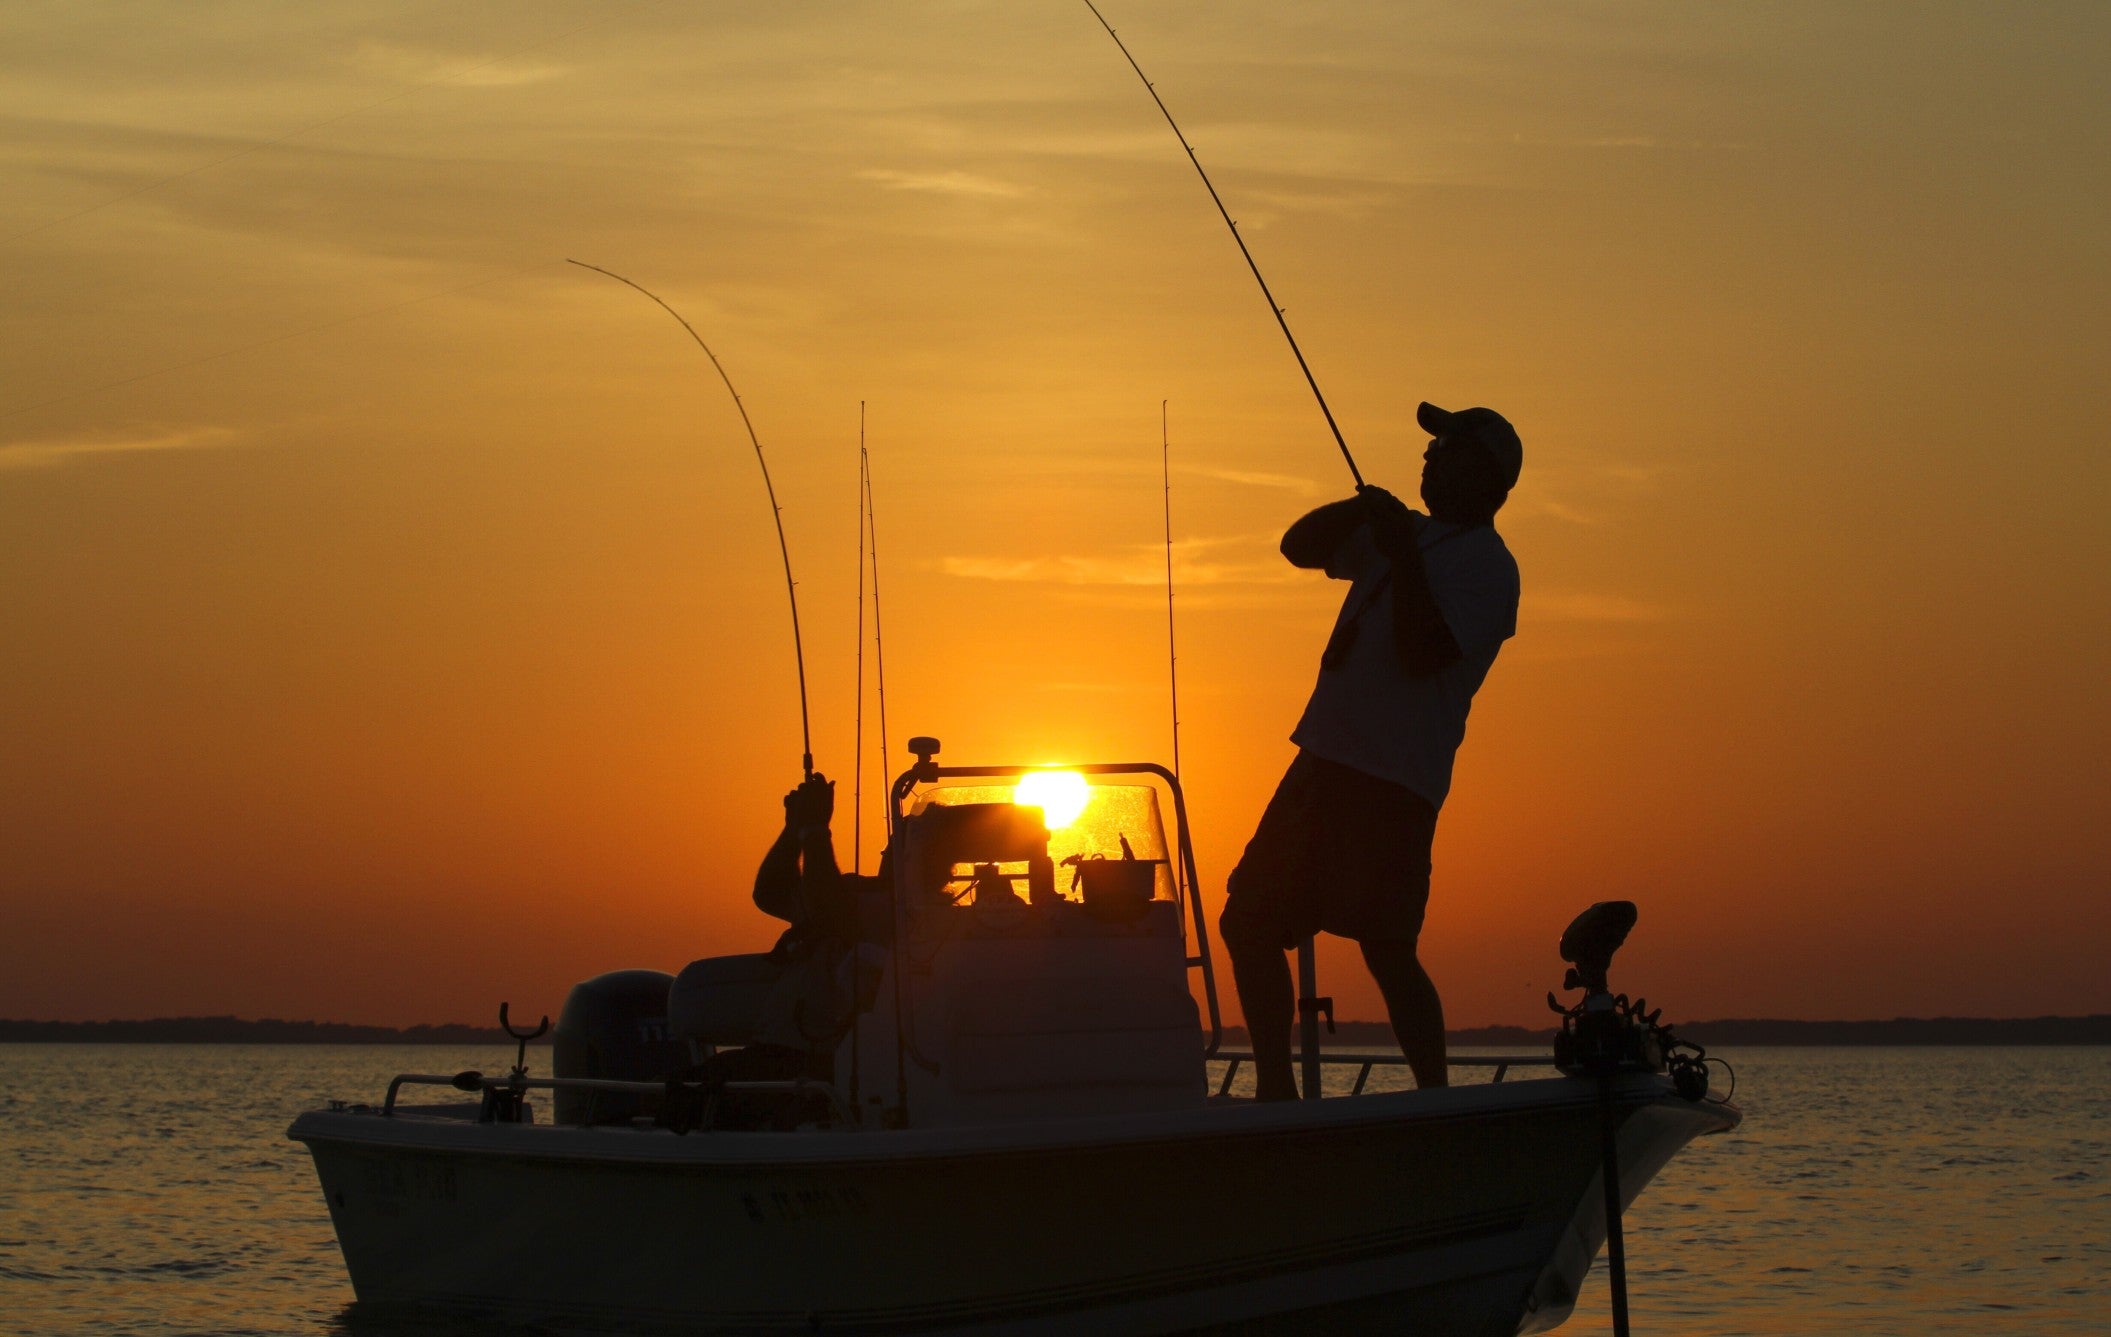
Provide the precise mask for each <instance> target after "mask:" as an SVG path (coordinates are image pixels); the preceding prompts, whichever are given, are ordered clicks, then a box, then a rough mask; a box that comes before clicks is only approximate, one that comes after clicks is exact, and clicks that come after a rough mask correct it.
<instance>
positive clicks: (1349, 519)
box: [1282, 497, 1371, 571]
mask: <svg viewBox="0 0 2111 1337" xmlns="http://www.w3.org/2000/svg"><path fill="white" fill-rule="evenodd" d="M1370 518H1371V513H1370V511H1369V510H1368V509H1366V508H1365V506H1364V504H1363V500H1362V498H1360V497H1350V498H1347V499H1346V500H1343V501H1330V502H1328V503H1327V504H1326V505H1324V506H1322V507H1320V508H1318V509H1317V510H1314V511H1308V512H1306V513H1305V514H1304V515H1303V516H1301V517H1299V519H1298V521H1297V523H1296V524H1293V525H1291V526H1290V528H1289V529H1288V530H1286V531H1284V533H1283V542H1282V552H1283V556H1284V558H1285V559H1287V560H1288V561H1289V563H1290V565H1292V566H1294V567H1298V568H1299V569H1301V570H1305V571H1320V570H1324V569H1325V568H1326V565H1327V563H1328V562H1329V561H1332V560H1333V557H1334V554H1335V553H1336V552H1338V551H1340V549H1341V545H1342V544H1343V543H1344V542H1345V541H1347V539H1348V537H1349V535H1351V534H1353V533H1355V532H1356V529H1357V526H1359V525H1363V524H1367V523H1369V521H1370Z"/></svg>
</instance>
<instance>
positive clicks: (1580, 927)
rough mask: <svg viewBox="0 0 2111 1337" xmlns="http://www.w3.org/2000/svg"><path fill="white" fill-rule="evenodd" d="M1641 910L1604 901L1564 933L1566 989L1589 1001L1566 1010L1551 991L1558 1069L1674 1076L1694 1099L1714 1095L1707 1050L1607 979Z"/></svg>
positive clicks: (1583, 1074)
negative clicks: (1684, 1037)
mask: <svg viewBox="0 0 2111 1337" xmlns="http://www.w3.org/2000/svg"><path fill="white" fill-rule="evenodd" d="M1638 917H1639V912H1638V911H1637V910H1636V909H1635V903H1634V902H1633V901H1600V902H1598V903H1597V904H1596V905H1593V906H1592V907H1590V908H1589V909H1588V910H1585V911H1584V912H1583V913H1582V914H1580V915H1577V916H1576V917H1575V918H1574V919H1573V920H1570V921H1569V926H1568V928H1567V930H1566V931H1564V932H1563V933H1562V935H1561V959H1562V960H1564V961H1567V962H1568V963H1569V969H1568V973H1567V974H1566V975H1565V976H1564V977H1563V978H1562V983H1561V987H1562V988H1564V989H1581V990H1583V998H1582V999H1581V1000H1580V1001H1578V1002H1577V1003H1576V1004H1574V1005H1573V1006H1570V1007H1563V1006H1562V1005H1561V1002H1560V1001H1559V1000H1558V999H1556V998H1555V997H1554V994H1553V992H1552V991H1551V990H1550V991H1548V993H1547V1006H1548V1007H1549V1008H1550V1009H1552V1010H1553V1011H1554V1012H1557V1013H1559V1014H1560V1016H1561V1032H1560V1034H1558V1035H1556V1036H1555V1037H1554V1065H1555V1066H1556V1067H1558V1068H1560V1069H1561V1070H1562V1071H1563V1072H1565V1073H1567V1074H1568V1075H1569V1076H1571V1077H1609V1076H1611V1075H1613V1074H1614V1073H1621V1072H1661V1073H1668V1074H1669V1076H1670V1077H1671V1082H1672V1085H1673V1087H1675V1088H1676V1089H1677V1091H1678V1093H1679V1094H1680V1095H1681V1096H1684V1097H1685V1098H1686V1099H1688V1100H1699V1099H1701V1098H1702V1097H1703V1096H1705V1095H1707V1094H1708V1068H1707V1063H1706V1059H1707V1051H1706V1050H1704V1049H1702V1048H1701V1047H1700V1046H1699V1045H1697V1044H1694V1043H1693V1042H1692V1041H1690V1040H1681V1039H1679V1038H1678V1036H1676V1035H1674V1034H1673V1033H1672V1030H1671V1027H1669V1026H1666V1025H1664V1024H1663V1016H1664V1009H1662V1008H1658V1009H1656V1010H1655V1011H1653V1012H1652V1011H1650V1010H1649V1000H1648V999H1646V998H1637V999H1633V1000H1632V1001H1630V1000H1629V998H1628V997H1627V995H1626V994H1624V993H1618V994H1616V993H1614V992H1613V991H1612V986H1611V985H1610V984H1609V983H1607V980H1606V975H1607V972H1608V971H1609V970H1610V969H1611V967H1612V963H1613V954H1614V953H1615V952H1617V951H1619V950H1620V947H1621V944H1623V943H1625V942H1626V941H1627V934H1628V932H1629V930H1631V929H1633V928H1634V926H1635V920H1636V919H1637V918H1638Z"/></svg>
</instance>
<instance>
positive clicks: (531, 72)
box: [351, 42, 569, 88]
mask: <svg viewBox="0 0 2111 1337" xmlns="http://www.w3.org/2000/svg"><path fill="white" fill-rule="evenodd" d="M351 64H352V66H353V68H354V69H357V70H359V71H361V72H363V73H367V74H378V75H382V76H385V77H387V78H390V79H397V80H401V81H402V82H404V83H409V84H415V85H417V86H419V87H431V86H438V87H442V88H521V87H525V86H527V85H529V84H540V83H548V82H549V81H550V80H552V79H558V78H562V77H563V76H564V75H566V74H567V73H569V70H567V68H566V67H565V66H563V65H555V64H551V63H550V62H548V61H539V60H533V59H529V58H526V57H522V56H518V55H514V56H473V55H472V56H458V55H449V54H446V53H445V52H440V51H433V50H429V49H426V48H422V47H414V46H399V45H396V44H394V43H391V42H363V43H361V44H360V46H359V49H358V50H357V51H355V52H353V53H352V57H351Z"/></svg>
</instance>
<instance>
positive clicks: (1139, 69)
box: [1085, 0, 1363, 488]
mask: <svg viewBox="0 0 2111 1337" xmlns="http://www.w3.org/2000/svg"><path fill="white" fill-rule="evenodd" d="M1085 8H1087V9H1089V10H1091V11H1092V17H1094V18H1096V19H1098V20H1099V26H1100V27H1102V28H1105V29H1106V30H1107V36H1109V37H1112V38H1113V39H1114V45H1115V46H1117V47H1120V48H1121V54H1122V57H1123V58H1124V59H1125V60H1127V61H1128V62H1129V68H1130V69H1132V70H1134V71H1136V77H1137V78H1139V79H1141V80H1143V86H1144V88H1145V89H1146V90H1148V91H1149V92H1150V94H1151V101H1153V102H1155V103H1157V104H1158V110H1159V111H1160V112H1161V113H1163V114H1164V116H1165V123H1166V124H1167V125H1169V126H1171V127H1172V128H1173V136H1174V138H1176V139H1178V140H1179V141H1180V147H1181V148H1183V149H1186V150H1187V160H1188V161H1189V162H1191V163H1193V164H1194V165H1195V175H1197V176H1199V177H1201V178H1202V185H1203V188H1204V189H1205V190H1207V191H1209V197H1210V199H1211V200H1212V201H1213V202H1214V203H1215V204H1216V206H1217V212H1218V213H1219V214H1222V215H1223V216H1224V225H1225V226H1226V227H1228V228H1230V229H1231V239H1232V240H1233V241H1235V242H1237V243H1238V244H1239V254H1240V255H1243V256H1245V257H1246V267H1247V268H1248V269H1250V270H1252V271H1253V281H1254V282H1255V283H1258V284H1260V285H1261V296H1263V297H1265V298H1267V299H1268V309H1269V310H1270V311H1272V312H1274V313H1275V323H1276V324H1277V325H1279V326H1281V327H1282V331H1283V337H1284V338H1285V339H1288V340H1289V341H1290V352H1291V353H1292V355H1294V356H1295V357H1296V358H1297V367H1298V370H1299V371H1302V372H1304V373H1305V384H1307V385H1309V386H1311V387H1312V397H1313V398H1314V399H1316V400H1318V401H1319V411H1320V413H1322V414H1323V415H1325V417H1326V419H1327V430H1328V431H1330V432H1332V433H1334V444H1335V445H1337V446H1339V447H1341V458H1342V461H1343V463H1345V464H1347V465H1348V466H1349V477H1351V478H1353V479H1355V480H1356V486H1357V487H1359V488H1360V487H1362V486H1363V473H1362V471H1361V470H1359V469H1357V467H1356V457H1355V456H1353V455H1351V454H1350V453H1349V443H1348V442H1347V441H1344V440H1343V439H1342V436H1341V428H1340V427H1338V426H1336V425H1335V423H1334V410H1332V409H1330V408H1328V407H1327V397H1326V396H1325V395H1323V394H1321V393H1320V392H1319V381H1318V380H1317V379H1316V378H1314V377H1313V375H1312V368H1311V366H1310V365H1309V364H1308V363H1306V361H1305V352H1304V350H1303V349H1301V348H1299V347H1298V346H1297V336H1296V335H1294V334H1292V333H1291V332H1290V322H1289V321H1288V320H1287V319H1285V318H1284V316H1283V308H1282V307H1281V306H1280V305H1279V304H1278V303H1277V302H1276V300H1275V294H1274V293H1273V292H1270V291H1269V289H1268V280H1267V279H1264V278H1262V277H1261V267H1260V265H1258V264H1256V263H1255V262H1254V258H1253V252H1252V251H1249V250H1247V249H1246V238H1244V237H1242V236H1240V235H1239V225H1238V223H1237V222H1235V221H1234V220H1233V219H1232V216H1231V211H1230V210H1229V209H1226V208H1225V207H1224V199H1223V197H1222V196H1220V195H1218V194H1217V188H1216V186H1215V185H1213V184H1211V182H1210V179H1209V173H1208V172H1205V171H1203V170H1202V160H1201V159H1200V158H1198V157H1196V156H1195V146H1194V145H1192V144H1190V143H1188V142H1187V136H1186V135H1184V134H1182V133H1181V132H1180V123H1179V122H1178V121H1175V120H1174V119H1173V113H1172V111H1171V110H1170V109H1168V108H1167V107H1166V105H1165V99H1164V98H1162V97H1160V96H1158V86H1157V85H1156V84H1154V83H1152V82H1151V79H1150V76H1149V75H1147V74H1145V73H1144V72H1143V66H1141V65H1138V64H1137V63H1136V57H1134V56H1132V55H1130V54H1129V48H1128V45H1127V44H1126V43H1124V42H1123V41H1122V40H1121V35H1120V34H1119V33H1116V32H1115V31H1114V25H1113V24H1111V23H1109V22H1107V16H1106V15H1104V14H1102V13H1100V12H1099V6H1097V5H1095V4H1093V3H1092V0H1085Z"/></svg>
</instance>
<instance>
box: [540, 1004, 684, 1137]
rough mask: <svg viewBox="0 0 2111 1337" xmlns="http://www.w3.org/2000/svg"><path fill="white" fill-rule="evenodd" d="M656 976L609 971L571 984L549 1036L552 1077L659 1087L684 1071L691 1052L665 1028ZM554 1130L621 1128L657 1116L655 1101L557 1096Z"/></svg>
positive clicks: (625, 1095) (612, 1095) (611, 1094)
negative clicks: (584, 1126)
mask: <svg viewBox="0 0 2111 1337" xmlns="http://www.w3.org/2000/svg"><path fill="white" fill-rule="evenodd" d="M673 982H674V977H673V976H672V975H669V974H667V973H666V972H665V971H661V970H612V971H610V972H609V973H608V974H606V975H596V976H595V977H594V978H592V979H590V980H586V981H584V982H583V983H580V984H576V985H574V986H573V987H572V991H571V993H570V994H568V995H566V996H565V1000H564V1011H563V1012H561V1013H559V1014H558V1017H557V1025H556V1028H555V1029H554V1030H552V1032H551V1033H550V1042H551V1047H552V1053H551V1061H552V1063H553V1064H554V1065H555V1069H556V1075H557V1076H558V1077H560V1078H564V1077H575V1078H576V1077H585V1078H594V1079H598V1080H604V1081H621V1082H658V1081H664V1080H666V1079H667V1078H668V1077H669V1076H671V1075H673V1074H674V1073H675V1072H677V1071H679V1070H680V1069H682V1068H683V1067H685V1066H687V1065H688V1062H689V1047H688V1045H687V1044H686V1043H685V1042H683V1041H680V1040H677V1039H676V1038H675V1037H674V1034H673V1033H672V1032H671V1031H670V1030H669V1029H668V1027H667V989H668V986H669V985H671V984H672V983H673ZM555 1095H556V1100H555V1101H554V1102H553V1104H554V1106H555V1110H554V1112H555V1114H556V1119H557V1122H558V1123H572V1124H580V1123H625V1122H628V1121H629V1120H631V1119H634V1118H637V1117H639V1116H645V1117H652V1116H655V1115H657V1114H658V1113H659V1107H660V1099H659V1097H658V1096H657V1095H638V1094H632V1093H630V1092H625V1091H582V1090H576V1089H573V1090H567V1089H565V1088H563V1087H559V1088H558V1089H557V1091H556V1092H555Z"/></svg>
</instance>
